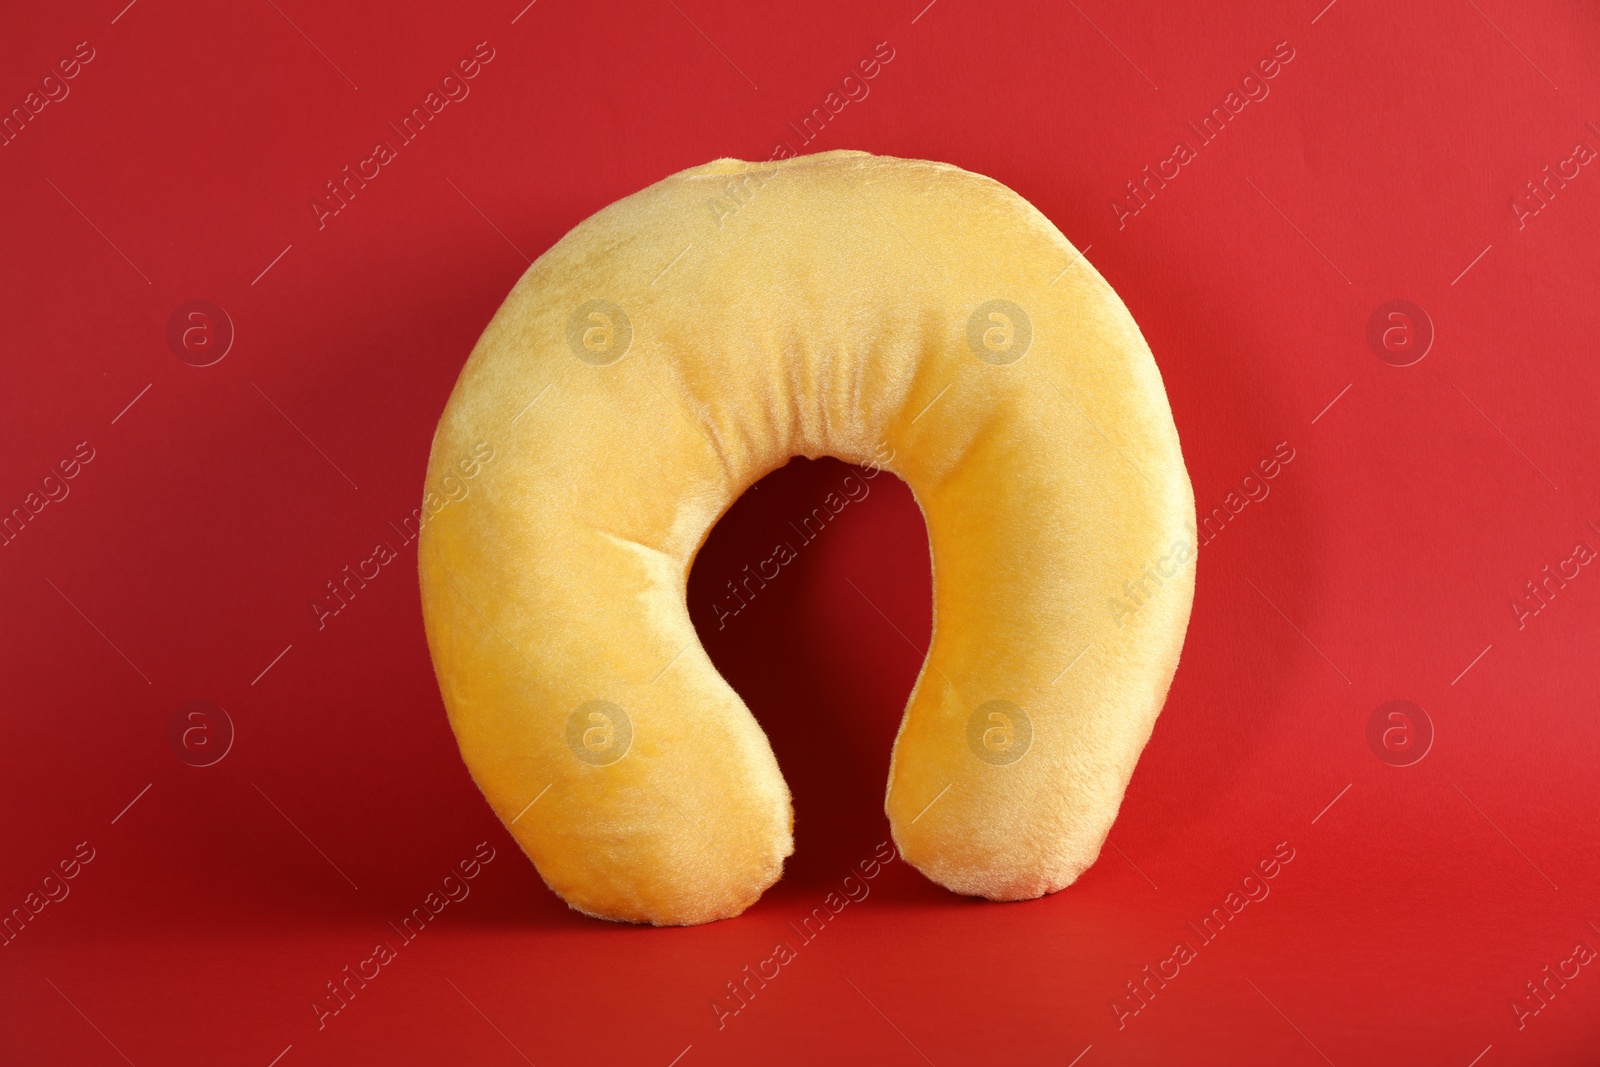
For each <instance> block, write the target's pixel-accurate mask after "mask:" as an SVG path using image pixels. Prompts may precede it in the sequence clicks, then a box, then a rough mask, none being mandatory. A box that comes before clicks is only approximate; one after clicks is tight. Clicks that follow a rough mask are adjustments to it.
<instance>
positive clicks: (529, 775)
mask: <svg viewBox="0 0 1600 1067" xmlns="http://www.w3.org/2000/svg"><path fill="white" fill-rule="evenodd" d="M825 455H826V456H837V457H839V458H840V459H843V460H846V461H848V462H851V463H858V464H874V465H877V466H880V467H882V468H884V469H887V470H890V471H892V472H893V473H895V474H896V475H898V476H899V477H901V478H903V479H904V480H905V481H906V482H907V483H908V484H909V485H910V487H911V490H912V492H913V493H914V494H915V497H916V500H917V503H918V505H919V506H920V507H921V509H922V513H923V516H924V517H925V519H926V522H927V527H928V536H929V540H930V543H931V550H932V560H933V575H934V581H933V603H934V627H933V640H932V645H931V647H930V649H929V651H928V655H927V660H926V662H925V663H924V665H923V668H922V672H921V675H920V676H919V678H918V680H917V684H916V688H915V689H914V690H913V692H912V694H911V699H910V702H909V704H908V705H907V707H906V709H905V717H904V719H903V721H902V723H901V726H900V733H899V736H898V738H897V739H896V741H895V746H894V754H893V757H892V760H891V762H890V767H889V789H888V798H887V801H886V805H885V806H886V810H887V812H888V816H889V822H890V826H891V828H892V831H893V835H894V840H895V843H896V845H897V846H898V848H899V851H900V854H901V855H902V856H903V857H904V858H905V859H906V860H908V861H910V862H911V863H912V864H914V865H915V866H916V867H918V868H919V869H920V870H922V871H923V873H925V874H926V875H927V876H928V877H929V878H931V879H933V880H934V881H936V882H938V883H940V884H942V885H944V886H947V887H949V888H950V889H952V890H954V891H956V892H958V893H965V894H971V895H976V896H984V897H989V898H991V899H995V900H1020V899H1026V898H1031V897H1037V896H1040V895H1042V894H1045V893H1052V892H1055V891H1056V890H1058V889H1061V888H1062V887H1064V886H1066V885H1068V884H1070V883H1071V882H1072V881H1073V880H1074V879H1076V878H1077V876H1078V875H1079V873H1081V872H1082V871H1083V870H1084V869H1085V868H1086V867H1088V866H1089V865H1090V864H1091V863H1093V862H1094V860H1095V858H1096V857H1097V856H1098V854H1099V851H1100V846H1101V844H1102V842H1103V841H1104V840H1105V837H1106V834H1107V832H1108V831H1109V829H1110V826H1111V823H1112V820H1113V819H1114V818H1115V817H1116V813H1117V808H1118V806H1119V805H1120V803H1121V801H1122V796H1123V791H1124V790H1125V789H1126V787H1127V784H1128V780H1129V777H1130V776H1131V775H1132V773H1133V767H1134V763H1135V762H1136V761H1137V759H1138V757H1139V753H1140V751H1141V750H1142V749H1143V747H1144V744H1145V742H1146V740H1147V739H1148V738H1149V735H1150V731H1151V729H1152V728H1153V726H1154V724H1155V719H1156V715H1157V713H1158V712H1159V711H1160V709H1161V705H1162V703H1163V701H1164V700H1165V697H1166V693H1167V687H1168V685H1169V683H1170V682H1171V679H1172V674H1173V671H1174V670H1175V669H1176V667H1177V662H1178V653H1179V650H1180V648H1181V647H1182V644H1183V636H1184V631H1185V628H1186V626H1187V624H1188V618H1189V606H1190V601H1191V599H1192V596H1193V589H1194V562H1193V561H1194V555H1195V548H1194V534H1193V522H1194V499H1193V495H1192V492H1191V490H1190V486H1189V478H1188V474H1187V473H1186V471H1185V469H1184V464H1183V457H1182V454H1181V453H1180V451H1179V448H1178V435H1177V431H1176V430H1175V428H1174V427H1173V422H1172V415H1171V412H1170V410H1169V408H1168V406H1167V398H1166V393H1165V391H1164V389H1163V388H1162V383H1161V378H1160V375H1159V373H1158V372H1157V370H1156V365H1155V362H1154V360H1153V359H1152V358H1151V355H1150V351H1149V349H1148V348H1147V347H1146V345H1145V342H1144V339H1143V338H1142V336H1141V335H1140V333H1139V330H1138V327H1137V326H1135V324H1134V322H1133V319H1132V317H1130V315H1129V314H1128V311H1127V309H1126V308H1125V307H1124V306H1123V304H1122V301H1121V300H1119V299H1118V298H1117V295H1116V294H1115V293H1114V292H1113V291H1112V290H1111V288H1110V286H1108V285H1107V284H1106V282H1105V281H1104V280H1103V279H1102V278H1101V277H1100V275H1099V274H1098V273H1097V272H1096V271H1095V270H1094V269H1093V267H1091V266H1090V265H1089V264H1088V263H1087V262H1086V261H1085V260H1084V259H1083V258H1082V257H1081V255H1080V254H1079V253H1078V252H1077V251H1076V250H1075V249H1074V248H1073V247H1072V246H1071V245H1070V244H1069V243H1068V242H1067V240H1066V238H1064V237H1063V236H1062V235H1061V233H1060V232H1059V231H1058V230H1057V229H1056V228H1055V227H1054V226H1053V225H1051V223H1050V222H1049V220H1048V219H1046V218H1045V217H1044V216H1043V215H1042V214H1040V213H1039V212H1038V211H1037V210H1036V209H1035V208H1033V206H1032V205H1030V204H1029V203H1028V202H1027V201H1025V200H1023V199H1022V198H1021V197H1020V196H1018V195H1017V194H1016V193H1014V192H1012V191H1011V190H1010V189H1007V188H1006V187H1005V186H1003V185H1001V184H1000V183H998V182H996V181H993V180H992V179H989V178H985V177H982V176H979V175H976V174H972V173H969V172H967V171H963V170H961V169H959V168H957V167H953V166H949V165H946V164H941V163H930V162H924V161H920V160H908V159H894V158H888V157H881V156H873V155H869V154H867V153H863V152H827V153H823V154H821V155H815V156H804V157H799V158H796V159H792V160H788V161H785V162H783V163H781V164H779V163H774V164H749V163H743V162H740V161H737V160H719V161H717V162H714V163H710V164H707V165H706V166H703V167H697V168H695V169H693V170H687V171H684V172H682V173H680V174H676V175H673V176H672V177H670V178H667V179H665V180H664V181H661V182H658V183H657V184H655V185H652V186H650V187H649V188H647V189H645V190H643V191H642V192H639V193H636V194H634V195H633V196H629V197H627V198H625V199H623V200H620V201H618V202H616V203H614V204H612V205H611V206H609V207H607V208H605V209H604V210H602V211H600V212H598V213H596V214H595V215H594V216H593V217H591V218H589V219H587V220H586V221H584V222H583V223H582V224H580V225H579V226H577V227H576V228H575V229H573V230H572V231H571V232H570V233H568V234H567V235H566V236H565V237H564V238H562V239H561V240H560V241H559V242H557V243H556V245H555V246H554V247H553V248H551V249H550V250H549V251H548V252H546V253H545V254H544V255H543V256H541V257H540V258H539V260H538V261H537V262H536V263H534V264H533V265H532V266H531V267H530V268H529V269H528V271H527V273H526V274H524V275H523V276H522V278H521V280H520V281H518V282H517V284H516V286H515V288H513V289H512V291H511V294H510V295H509V296H508V297H507V298H506V301H505V303H504V304H503V305H502V306H501V308H500V310H499V312H498V313H497V314H496V315H495V316H494V319H493V321H492V322H491V323H490V324H489V326H488V328H487V330H485V332H484V334H483V337H482V338H481V339H480V340H479V342H478V344H477V347H476V348H475V349H474V350H473V353H472V356H471V358H470V359H469V360H468V362H467V364H466V367H465V369H464V370H463V371H462V373H461V378H460V380H459V381H458V383H457V384H456V387H455V391H454V393H453V394H452V395H451V397H450V400H449V403H448V405H447V407H446V409H445V412H444V415H443V417H442V418H441V420H440V423H439V427H438V432H437V434H436V435H435V437H434V441H433V450H432V455H431V460H430V464H429V472H428V483H427V489H428V495H427V497H426V502H425V514H424V518H425V522H424V524H423V530H422V537H421V548H420V568H421V583H422V596H423V607H424V613H425V616H426V624H427V634H428V643H429V646H430V648H431V650H432V654H433V659H434V664H435V668H436V671H437V674H438V678H439V684H440V688H441V690H442V692H443V696H444V701H445V706H446V708H447V709H448V711H449V715H450V724H451V727H452V728H453V730H454V731H455V735H456V738H457V740H458V741H459V743H460V747H461V753H462V756H463V757H464V758H465V760H466V763H467V767H468V768H469V769H470V771H471V773H472V776H473V778H474V779H475V780H476V781H477V783H478V785H479V787H480V788H481V789H482V790H483V793H484V795H485V796H486V797H487V798H488V800H489V803H490V804H491V805H492V806H493V808H494V810H495V812H496V813H497V814H498V815H499V817H500V818H501V820H502V821H503V822H505V823H506V825H507V826H508V827H509V829H510V831H511V833H512V834H513V835H514V836H515V837H516V839H517V841H518V843H519V844H520V845H521V846H522V848H523V850H524V851H525V852H526V853H527V854H528V856H529V857H530V858H531V859H532V860H533V861H534V863H535V864H536V865H537V867H538V869H539V873H540V874H541V875H542V876H543V877H544V880H545V881H546V882H547V883H548V884H549V885H550V887H551V888H552V889H554V890H555V891H556V892H557V893H558V894H560V896H561V897H562V898H563V899H564V900H566V901H567V903H568V904H570V905H571V906H572V907H573V908H575V909H577V910H579V911H581V912H584V913H586V914H589V915H593V916H598V917H601V918H607V919H617V920H627V921H633V922H650V923H655V924H658V925H677V924H689V923H701V922H707V921H710V920H713V919H721V918H726V917H729V916H733V915H737V914H739V913H740V912H741V911H743V910H744V909H745V908H746V907H748V906H749V905H750V904H751V903H752V902H754V901H755V900H756V898H757V897H759V896H760V895H761V893H762V892H763V891H764V890H765V889H766V888H767V887H768V886H769V885H771V884H772V883H773V882H775V881H776V880H777V879H778V877H779V876H780V874H781V873H782V869H783V862H784V858H785V857H787V856H788V855H789V854H790V853H791V852H792V851H793V838H792V828H793V813H792V808H791V805H790V797H789V790H788V787H787V786H786V785H785V783H784V780H783V776H782V774H780V772H779V770H778V764H777V761H776V760H775V759H774V757H773V754H772V749H771V747H770V745H769V744H768V743H767V738H766V735H765V734H764V733H762V731H761V728H760V726H759V725H758V724H757V723H756V721H755V719H754V718H753V717H752V716H751V714H750V712H749V709H747V708H746V707H745V705H744V703H743V702H742V701H741V700H740V699H739V695H738V694H737V693H735V692H734V691H733V689H732V688H731V687H730V686H729V685H728V683H727V682H726V681H724V680H723V678H722V676H721V675H720V674H718V673H717V670H716V668H715V667H714V666H713V665H712V663H711V660H710V659H709V657H708V656H707V655H706V652H705V650H704V649H703V648H702V647H701V645H700V642H699V639H698V638H697V637H696V634H695V629H694V627H693V625H692V624H691V623H690V620H689V612H688V608H687V605H686V603H685V591H686V587H687V583H688V575H689V568H690V566H691V564H692V563H693V561H694V557H695V553H696V552H697V551H698V550H699V548H700V546H701V545H702V544H703V543H704V542H705V539H706V536H707V534H708V533H709V532H710V530H711V528H712V526H713V525H714V524H715V523H716V521H717V519H718V518H719V517H720V516H721V515H722V514H723V513H724V512H725V511H726V510H727V509H728V508H729V507H730V506H731V505H732V504H733V502H734V501H735V500H736V499H737V498H738V497H739V495H740V494H741V493H742V492H743V491H744V490H745V489H746V488H748V487H749V486H750V485H752V484H754V483H755V482H756V481H757V480H758V479H760V478H761V477H762V476H763V475H765V474H767V473H768V472H770V471H772V470H774V469H776V468H778V467H781V466H782V465H784V464H785V463H787V462H788V461H789V460H790V458H792V457H794V456H807V457H818V456H825ZM802 814H803V813H802Z"/></svg>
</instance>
